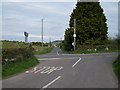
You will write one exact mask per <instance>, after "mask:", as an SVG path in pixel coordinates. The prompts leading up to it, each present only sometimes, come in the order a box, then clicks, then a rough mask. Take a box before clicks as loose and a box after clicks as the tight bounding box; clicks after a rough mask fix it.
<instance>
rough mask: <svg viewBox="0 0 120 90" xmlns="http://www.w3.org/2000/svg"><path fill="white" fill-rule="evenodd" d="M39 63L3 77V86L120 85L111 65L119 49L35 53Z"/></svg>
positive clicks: (105, 86) (62, 86)
mask: <svg viewBox="0 0 120 90" xmlns="http://www.w3.org/2000/svg"><path fill="white" fill-rule="evenodd" d="M36 57H37V58H38V59H39V60H40V64H39V65H37V66H36V67H34V68H33V69H30V70H28V71H25V72H23V73H21V74H19V75H17V76H14V77H11V78H8V79H5V80H3V82H2V85H3V88H39V90H40V88H118V80H117V77H116V76H115V74H114V72H113V68H112V62H113V61H114V60H115V59H116V57H117V53H101V54H74V55H72V54H62V52H61V50H60V49H59V48H57V47H56V48H54V49H53V51H52V52H51V53H49V54H46V55H36Z"/></svg>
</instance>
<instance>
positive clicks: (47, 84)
mask: <svg viewBox="0 0 120 90" xmlns="http://www.w3.org/2000/svg"><path fill="white" fill-rule="evenodd" d="M60 78H61V76H58V77H57V78H56V79H54V80H53V81H51V82H50V83H48V84H47V85H45V86H44V87H42V88H47V87H49V86H50V85H51V84H53V83H54V82H56V81H57V80H58V79H60Z"/></svg>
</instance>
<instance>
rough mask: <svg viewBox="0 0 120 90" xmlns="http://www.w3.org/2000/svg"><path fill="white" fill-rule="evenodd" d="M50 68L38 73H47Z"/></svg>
mask: <svg viewBox="0 0 120 90" xmlns="http://www.w3.org/2000/svg"><path fill="white" fill-rule="evenodd" d="M50 68H51V67H48V68H46V69H44V70H43V71H41V72H40V73H47V72H48V71H49V69H50Z"/></svg>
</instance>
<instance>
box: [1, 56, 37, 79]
mask: <svg viewBox="0 0 120 90" xmlns="http://www.w3.org/2000/svg"><path fill="white" fill-rule="evenodd" d="M37 64H38V60H37V59H36V58H32V59H27V60H22V61H19V62H15V63H10V64H6V65H3V66H2V78H6V77H9V76H11V75H16V74H18V73H21V72H23V71H25V70H27V69H29V68H31V67H33V66H35V65H37Z"/></svg>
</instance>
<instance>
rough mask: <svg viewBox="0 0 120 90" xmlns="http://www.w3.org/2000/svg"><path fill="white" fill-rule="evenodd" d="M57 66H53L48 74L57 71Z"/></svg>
mask: <svg viewBox="0 0 120 90" xmlns="http://www.w3.org/2000/svg"><path fill="white" fill-rule="evenodd" d="M55 70H56V68H55V67H52V68H51V69H50V70H49V71H48V74H50V73H52V72H53V71H55Z"/></svg>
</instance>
